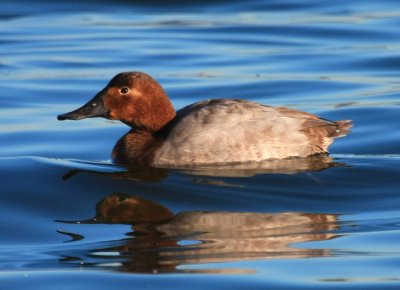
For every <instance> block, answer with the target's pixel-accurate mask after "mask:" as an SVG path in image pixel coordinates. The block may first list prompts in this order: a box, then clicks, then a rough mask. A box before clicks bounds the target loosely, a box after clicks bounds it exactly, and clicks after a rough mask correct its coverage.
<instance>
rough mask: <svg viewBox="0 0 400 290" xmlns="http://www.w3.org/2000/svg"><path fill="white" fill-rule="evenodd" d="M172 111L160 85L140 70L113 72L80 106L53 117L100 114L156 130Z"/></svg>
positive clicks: (148, 129)
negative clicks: (113, 75) (108, 80)
mask: <svg viewBox="0 0 400 290" xmlns="http://www.w3.org/2000/svg"><path fill="white" fill-rule="evenodd" d="M175 114H176V113H175V110H174V108H173V106H172V104H171V102H170V100H169V98H168V96H167V95H166V93H165V92H164V90H163V88H162V87H161V86H160V84H158V83H157V82H156V81H155V80H154V79H153V78H152V77H150V76H149V75H147V74H145V73H141V72H124V73H119V74H117V75H116V76H115V77H114V78H112V80H111V81H110V82H109V83H108V85H107V86H106V87H105V88H104V89H102V90H101V91H100V92H99V93H97V95H95V96H94V97H93V99H91V100H90V101H89V102H88V103H86V104H85V105H83V106H82V107H80V108H78V109H76V110H74V111H72V112H69V113H66V114H62V115H58V117H57V119H58V120H60V121H62V120H81V119H85V118H94V117H104V118H106V119H110V120H119V121H121V122H123V123H125V124H126V125H128V126H130V127H133V128H137V129H144V130H147V131H149V132H157V131H159V130H160V129H161V128H162V127H164V126H165V125H166V124H167V123H168V122H169V121H171V120H172V119H173V118H174V117H175Z"/></svg>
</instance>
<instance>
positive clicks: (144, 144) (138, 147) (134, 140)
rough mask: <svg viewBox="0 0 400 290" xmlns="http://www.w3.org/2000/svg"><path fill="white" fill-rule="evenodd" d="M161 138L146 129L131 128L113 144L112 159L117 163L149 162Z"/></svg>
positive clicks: (141, 163) (147, 163)
mask: <svg viewBox="0 0 400 290" xmlns="http://www.w3.org/2000/svg"><path fill="white" fill-rule="evenodd" d="M161 144H162V140H161V139H160V138H157V137H155V134H154V133H152V132H149V131H147V130H141V129H132V130H130V131H129V132H128V133H126V134H125V135H124V136H122V137H121V138H120V139H119V140H118V142H117V143H116V144H115V146H114V149H113V152H112V159H113V160H114V162H115V163H118V164H132V163H134V164H139V165H149V164H151V162H152V160H153V156H154V151H155V149H157V148H158V147H159V146H161Z"/></svg>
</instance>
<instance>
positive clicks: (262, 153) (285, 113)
mask: <svg viewBox="0 0 400 290" xmlns="http://www.w3.org/2000/svg"><path fill="white" fill-rule="evenodd" d="M92 117H104V118H107V119H111V120H120V121H121V122H123V123H124V124H126V125H128V126H130V127H131V128H132V129H131V131H130V132H128V133H127V134H126V135H125V136H123V137H122V138H121V139H120V140H119V141H118V142H117V144H116V145H115V147H114V150H113V154H112V155H113V159H114V161H115V162H116V163H119V164H132V163H133V164H143V165H151V166H161V167H164V166H165V167H168V166H178V167H179V166H191V165H205V164H229V163H242V162H261V161H264V160H268V159H283V158H289V157H306V156H310V155H316V154H326V153H328V147H329V145H330V144H331V143H332V142H333V139H334V138H336V137H342V136H345V135H346V134H347V133H348V132H349V128H350V127H351V121H349V120H344V121H336V122H334V121H329V120H326V119H323V118H319V117H317V116H315V115H312V114H309V113H306V112H302V111H298V110H294V109H289V108H285V107H271V106H267V105H263V104H259V103H256V102H252V101H247V100H240V99H211V100H205V101H200V102H197V103H194V104H192V105H189V106H187V107H184V108H183V109H180V110H178V111H175V109H174V107H173V105H172V103H171V101H170V99H169V98H168V96H167V94H166V93H165V92H164V90H163V88H162V87H161V85H160V84H159V83H157V81H155V80H154V79H153V78H152V77H151V76H149V75H147V74H145V73H142V72H124V73H119V74H117V75H116V76H115V77H113V78H112V79H111V81H110V82H109V83H108V85H107V86H106V87H105V88H104V89H102V90H101V91H100V92H99V93H97V95H96V96H95V97H94V98H93V99H91V100H90V101H89V102H88V103H86V104H85V105H83V106H82V107H80V108H78V109H76V110H74V111H72V112H69V113H66V114H62V115H59V116H58V120H67V119H69V120H80V119H84V118H92Z"/></svg>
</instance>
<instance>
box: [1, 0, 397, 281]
mask: <svg viewBox="0 0 400 290" xmlns="http://www.w3.org/2000/svg"><path fill="white" fill-rule="evenodd" d="M399 51H400V3H399V2H398V1H391V0H384V1H356V0H350V1H289V0H287V1H218V2H217V1H203V3H202V4H189V2H187V3H186V2H179V1H122V0H120V1H113V2H111V1H35V3H33V2H32V1H27V0H26V1H24V0H15V1H2V2H1V3H0V79H1V84H0V181H1V189H0V220H1V221H2V222H0V232H1V238H0V269H1V270H0V288H1V289H3V288H4V289H71V288H73V289H94V288H95V289H110V288H113V289H132V288H137V289H145V288H153V289H249V288H251V289H267V288H271V289H291V288H303V289H315V288H335V289H336V288H345V289H348V288H354V289H355V288H360V289H368V288H370V289H383V288H394V289H397V288H399V287H400V282H399V281H400V268H399V259H400V246H399V243H398V241H399V239H400V231H399V230H400V195H399V193H400V142H399V141H400V118H399V116H400V81H399V76H400V73H399V72H400V53H399ZM121 71H144V72H147V73H148V74H150V75H152V76H153V77H154V78H156V79H157V80H158V81H159V82H160V83H161V84H162V85H163V87H164V88H165V90H166V92H167V93H168V95H169V96H170V97H171V99H172V102H173V103H174V105H175V107H176V108H181V107H183V106H185V105H187V104H190V103H193V102H195V101H198V100H202V99H207V98H226V97H229V98H243V99H248V100H254V101H258V102H261V103H265V104H270V105H280V106H289V107H292V108H296V109H301V110H306V111H308V112H311V113H315V114H318V115H320V116H322V117H324V118H328V119H332V120H342V119H352V120H353V122H354V127H353V129H352V133H351V134H350V135H348V136H347V137H345V138H340V139H337V140H336V141H335V143H334V144H333V145H332V146H331V158H332V159H329V158H328V159H324V160H323V162H322V163H321V161H310V163H309V164H306V165H305V164H300V165H299V164H298V165H296V166H294V165H293V164H292V165H290V166H287V165H285V164H284V165H282V164H279V166H272V167H271V168H269V169H268V170H266V169H264V170H256V169H249V168H247V169H237V168H236V169H226V168H225V169H224V170H219V171H215V170H210V169H207V170H203V171H195V172H193V171H179V170H160V169H149V170H146V171H144V170H133V169H132V170H130V171H127V170H126V169H124V168H122V167H119V166H116V165H114V164H112V162H111V159H110V154H111V151H112V148H113V146H114V144H115V142H116V141H117V140H118V139H119V138H120V137H121V136H122V135H123V134H125V133H126V132H127V131H128V130H129V129H128V127H126V126H125V125H123V124H121V123H119V122H116V121H107V120H105V119H87V120H83V121H79V122H72V121H71V122H58V121H57V119H56V116H57V115H58V114H60V113H64V112H67V111H70V110H72V109H75V108H77V107H78V106H80V105H82V104H84V103H85V102H86V101H87V100H89V99H90V98H91V97H92V96H93V95H94V94H95V93H96V92H97V91H99V90H100V89H101V88H103V87H104V86H105V85H106V84H107V82H108V80H109V79H110V78H111V77H112V76H113V75H115V74H116V73H118V72H121ZM117 193H118V194H120V195H115V194H117ZM116 196H126V197H128V198H137V197H140V198H143V199H145V200H148V201H151V202H153V203H154V204H157V205H158V206H160V207H162V208H165V209H169V210H170V211H171V212H173V214H175V216H174V217H173V218H172V220H170V221H167V222H164V223H163V224H162V225H161V226H160V225H158V227H159V228H158V231H154V229H153V231H152V230H149V231H148V232H146V231H144V232H142V231H140V230H139V229H138V228H136V229H135V226H134V227H133V228H132V226H131V225H130V224H129V222H121V221H119V222H116V223H112V222H111V223H110V220H108V221H107V222H97V223H93V222H90V220H88V219H90V218H92V217H94V216H95V215H96V214H97V215H99V207H100V205H101V204H102V202H104V199H112V198H114V197H116ZM96 205H97V213H96ZM154 212H157V210H155V211H154ZM114 218H115V217H114Z"/></svg>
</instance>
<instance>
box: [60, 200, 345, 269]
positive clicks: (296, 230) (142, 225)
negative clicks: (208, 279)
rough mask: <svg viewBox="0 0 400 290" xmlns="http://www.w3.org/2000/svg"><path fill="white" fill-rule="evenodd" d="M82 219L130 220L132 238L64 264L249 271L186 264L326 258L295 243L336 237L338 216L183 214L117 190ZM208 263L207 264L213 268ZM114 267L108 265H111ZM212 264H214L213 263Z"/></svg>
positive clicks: (320, 251)
mask: <svg viewBox="0 0 400 290" xmlns="http://www.w3.org/2000/svg"><path fill="white" fill-rule="evenodd" d="M79 223H91V224H92V223H108V224H130V225H132V228H133V232H131V233H129V235H130V236H131V237H130V238H124V239H123V240H120V241H115V245H113V244H111V246H110V243H109V242H107V243H104V244H107V246H104V247H102V246H101V245H99V246H98V247H93V248H91V249H88V251H87V253H86V254H83V255H82V256H79V257H67V256H65V253H64V257H66V258H65V259H64V260H63V261H62V262H63V263H77V261H79V265H80V266H82V265H85V264H87V265H89V266H93V265H96V266H104V267H106V265H110V264H112V263H113V262H114V263H113V266H112V267H111V270H116V271H122V272H134V273H162V272H164V273H165V272H191V273H193V272H196V273H199V272H200V273H204V272H207V273H238V272H240V273H247V272H249V271H248V270H233V269H204V267H202V269H201V270H193V269H190V267H188V266H187V265H198V264H209V263H217V262H218V263H221V262H233V261H244V260H255V259H273V258H275V259H283V258H309V257H326V256H330V255H331V253H330V251H329V250H326V249H309V248H305V247H302V248H300V247H296V244H299V243H305V242H311V241H324V240H328V239H332V238H335V237H336V235H335V234H334V233H333V232H332V231H334V230H335V229H338V228H339V221H338V217H337V215H334V214H312V213H300V212H284V213H275V214H270V213H251V212H205V211H190V212H181V213H178V214H174V213H172V212H171V211H170V210H169V209H168V208H166V207H164V206H162V205H160V204H158V203H156V202H153V201H150V200H147V199H144V198H140V197H137V196H130V195H126V194H112V195H110V196H108V197H106V198H104V199H103V200H101V201H100V202H98V204H97V206H96V216H95V217H94V218H92V219H89V220H85V221H79ZM208 266H209V265H207V266H206V267H208ZM107 267H109V266H107ZM210 267H211V266H210Z"/></svg>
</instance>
